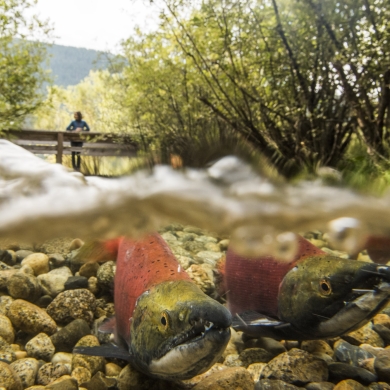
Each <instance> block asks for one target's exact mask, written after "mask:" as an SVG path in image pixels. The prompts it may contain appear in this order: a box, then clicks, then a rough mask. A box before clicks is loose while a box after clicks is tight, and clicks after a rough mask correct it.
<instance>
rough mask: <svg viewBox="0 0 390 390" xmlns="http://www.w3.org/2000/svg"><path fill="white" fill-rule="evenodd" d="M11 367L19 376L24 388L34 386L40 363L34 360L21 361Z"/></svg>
mask: <svg viewBox="0 0 390 390" xmlns="http://www.w3.org/2000/svg"><path fill="white" fill-rule="evenodd" d="M10 367H11V368H12V369H13V370H14V372H15V373H16V375H18V377H19V379H20V381H21V382H22V385H23V388H26V387H29V386H33V385H34V384H35V377H36V376H37V373H38V369H39V362H38V360H37V359H34V358H31V357H30V358H25V359H19V360H17V361H15V362H13V363H11V365H10Z"/></svg>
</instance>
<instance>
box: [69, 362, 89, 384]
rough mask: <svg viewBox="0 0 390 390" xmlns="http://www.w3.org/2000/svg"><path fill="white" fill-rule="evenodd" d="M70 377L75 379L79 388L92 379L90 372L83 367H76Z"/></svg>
mask: <svg viewBox="0 0 390 390" xmlns="http://www.w3.org/2000/svg"><path fill="white" fill-rule="evenodd" d="M70 376H71V377H72V378H74V379H76V381H77V383H78V385H79V386H80V385H81V384H82V383H84V382H88V381H89V380H90V379H91V378H92V375H91V372H90V371H89V370H88V369H87V368H85V367H76V368H75V369H74V370H73V371H72V373H71V375H70Z"/></svg>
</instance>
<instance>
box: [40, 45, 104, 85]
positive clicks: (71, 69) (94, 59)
mask: <svg viewBox="0 0 390 390" xmlns="http://www.w3.org/2000/svg"><path fill="white" fill-rule="evenodd" d="M47 51H48V54H49V56H51V58H50V65H49V69H51V71H52V78H53V82H54V84H55V85H59V86H62V87H67V86H69V85H76V84H78V83H79V82H80V81H81V80H82V79H84V78H85V77H87V76H88V74H89V72H90V70H91V69H106V68H107V64H108V57H107V53H103V52H99V51H96V50H90V49H83V48H78V47H71V46H61V45H52V46H50V47H48V48H47ZM45 67H46V68H47V65H46V66H45Z"/></svg>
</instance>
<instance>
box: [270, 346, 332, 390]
mask: <svg viewBox="0 0 390 390" xmlns="http://www.w3.org/2000/svg"><path fill="white" fill-rule="evenodd" d="M262 377H263V378H264V379H280V380H282V381H284V382H288V383H292V384H294V385H299V386H302V385H305V384H306V383H309V382H325V381H327V380H328V367H327V364H326V363H325V362H324V361H323V360H321V359H319V358H317V357H315V356H313V355H311V354H309V353H308V352H306V351H302V350H300V349H292V350H290V351H288V352H284V353H282V354H280V355H279V356H276V357H275V358H274V359H272V360H271V361H270V362H269V363H268V364H267V367H265V368H264V370H263V373H262Z"/></svg>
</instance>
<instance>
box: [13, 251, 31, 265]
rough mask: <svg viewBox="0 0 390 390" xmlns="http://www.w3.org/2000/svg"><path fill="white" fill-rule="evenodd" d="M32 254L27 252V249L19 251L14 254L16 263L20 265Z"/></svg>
mask: <svg viewBox="0 0 390 390" xmlns="http://www.w3.org/2000/svg"><path fill="white" fill-rule="evenodd" d="M33 253H34V252H33V251H29V250H27V249H19V250H18V251H16V252H15V255H16V261H18V262H19V263H21V262H22V261H23V259H25V258H26V257H27V256H29V255H32V254H33Z"/></svg>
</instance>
